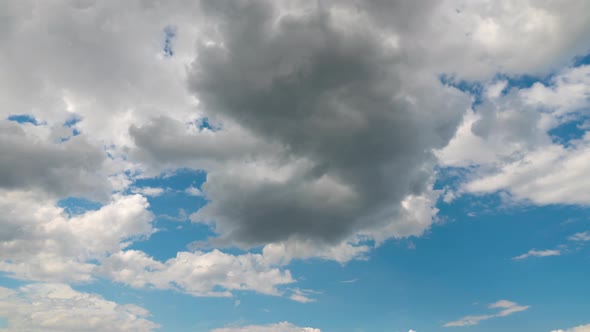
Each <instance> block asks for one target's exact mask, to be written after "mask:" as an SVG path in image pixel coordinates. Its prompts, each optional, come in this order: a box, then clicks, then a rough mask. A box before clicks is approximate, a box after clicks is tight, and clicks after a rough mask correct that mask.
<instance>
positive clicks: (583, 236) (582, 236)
mask: <svg viewBox="0 0 590 332" xmlns="http://www.w3.org/2000/svg"><path fill="white" fill-rule="evenodd" d="M568 240H570V241H579V242H586V241H590V232H588V231H586V232H580V233H576V234H574V235H572V236H570V237H568Z"/></svg>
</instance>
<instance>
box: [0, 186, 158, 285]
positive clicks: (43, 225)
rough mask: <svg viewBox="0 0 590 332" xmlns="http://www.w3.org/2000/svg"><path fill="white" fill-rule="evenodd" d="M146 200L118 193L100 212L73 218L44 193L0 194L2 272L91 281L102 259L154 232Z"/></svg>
mask: <svg viewBox="0 0 590 332" xmlns="http://www.w3.org/2000/svg"><path fill="white" fill-rule="evenodd" d="M147 208H148V203H147V200H146V199H145V198H144V197H142V196H140V195H131V196H123V195H118V194H117V195H115V196H113V197H112V199H111V201H110V202H109V203H108V204H107V205H104V206H103V207H102V208H100V209H99V210H96V211H88V212H85V213H84V214H81V215H75V216H69V215H68V214H67V213H66V212H65V211H64V209H62V208H60V207H58V206H56V202H55V201H54V200H53V199H51V198H47V197H45V196H43V195H41V194H34V193H30V192H21V191H2V192H0V211H2V213H1V214H0V226H1V227H0V229H1V230H0V249H1V250H0V270H1V271H4V272H8V273H9V274H10V275H12V276H14V277H17V278H22V279H29V280H43V281H64V280H70V281H89V280H91V279H92V271H93V270H94V268H95V267H96V265H95V263H92V262H93V261H94V262H95V261H96V260H101V259H102V258H104V257H106V256H107V255H108V254H110V253H115V252H118V251H120V250H121V249H123V248H125V247H126V246H127V245H129V241H133V240H136V239H138V238H145V237H147V236H149V235H150V234H151V233H153V232H154V229H153V228H152V224H151V222H152V218H153V216H152V214H151V213H150V212H149V211H148V210H147Z"/></svg>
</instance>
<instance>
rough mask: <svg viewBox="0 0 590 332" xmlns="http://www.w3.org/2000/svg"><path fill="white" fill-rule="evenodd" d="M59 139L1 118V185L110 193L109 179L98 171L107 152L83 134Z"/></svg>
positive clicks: (69, 192)
mask: <svg viewBox="0 0 590 332" xmlns="http://www.w3.org/2000/svg"><path fill="white" fill-rule="evenodd" d="M40 130H41V129H40ZM56 139H57V141H54V142H51V141H47V140H45V139H44V138H42V137H37V136H36V135H33V134H29V133H27V132H26V131H25V130H24V129H23V128H22V127H21V125H19V124H17V123H14V122H9V121H0V189H17V190H22V189H24V190H37V189H41V190H43V191H44V192H47V193H51V194H56V195H59V196H62V197H63V196H69V195H82V194H88V195H90V196H91V197H95V198H101V197H100V196H104V195H105V194H106V195H108V194H109V192H108V187H109V186H108V181H107V179H105V178H103V177H101V174H98V173H99V172H100V171H101V169H102V166H103V163H104V162H105V160H106V154H105V152H104V151H102V150H101V149H100V148H98V147H95V146H93V145H91V144H89V143H88V142H87V141H86V140H85V139H84V138H83V137H80V136H76V137H71V138H70V139H69V140H68V141H66V142H62V143H59V138H56Z"/></svg>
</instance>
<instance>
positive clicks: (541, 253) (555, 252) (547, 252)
mask: <svg viewBox="0 0 590 332" xmlns="http://www.w3.org/2000/svg"><path fill="white" fill-rule="evenodd" d="M559 255H561V251H559V250H554V249H551V250H535V249H531V250H529V252H527V253H526V254H522V255H519V256H516V257H512V259H513V260H516V261H519V260H523V259H526V258H529V257H549V256H559Z"/></svg>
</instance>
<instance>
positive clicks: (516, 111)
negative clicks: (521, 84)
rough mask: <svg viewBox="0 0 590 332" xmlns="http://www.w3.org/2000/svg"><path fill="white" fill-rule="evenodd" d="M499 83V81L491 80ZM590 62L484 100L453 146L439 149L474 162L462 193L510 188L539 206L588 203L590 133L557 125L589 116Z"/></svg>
mask: <svg viewBox="0 0 590 332" xmlns="http://www.w3.org/2000/svg"><path fill="white" fill-rule="evenodd" d="M490 84H491V85H492V86H493V85H494V84H495V83H490ZM589 93H590V66H578V67H569V68H566V69H564V70H562V71H560V72H558V73H557V74H555V75H554V76H552V78H551V79H550V80H549V81H548V82H546V83H540V82H538V83H535V84H534V85H532V86H531V87H528V88H517V87H511V88H510V89H509V90H508V91H507V93H506V94H505V95H502V96H497V97H495V98H491V99H484V100H483V102H482V103H481V105H478V106H476V111H475V112H473V111H469V112H467V113H466V115H465V118H464V122H463V124H462V125H461V126H460V128H459V130H458V131H457V133H456V135H455V137H454V138H453V139H452V140H451V142H450V143H449V145H448V146H447V147H445V148H444V149H442V150H440V151H438V152H437V156H438V157H439V161H440V162H441V163H442V164H443V165H445V166H458V167H470V171H469V172H468V173H467V174H468V175H467V177H466V178H465V183H463V184H462V185H460V188H459V190H458V191H457V192H458V193H459V194H461V193H472V194H490V193H497V192H507V193H508V194H509V195H508V197H510V198H511V199H513V200H516V201H521V202H527V203H532V204H536V205H548V204H573V205H588V204H590V196H589V195H588V193H587V191H585V190H584V188H585V187H586V186H587V185H588V184H589V182H588V181H590V178H588V177H587V176H586V168H585V165H586V164H587V163H588V160H589V158H590V135H589V134H588V132H587V131H586V130H585V129H583V127H579V131H580V133H579V136H577V137H574V138H568V137H565V138H561V139H556V138H555V137H552V134H551V133H552V130H554V129H556V128H559V127H560V126H562V125H566V124H571V123H575V122H576V121H581V120H582V119H583V118H585V116H586V115H587V109H588V107H589V106H590V100H589V99H588V97H587V96H588V94H589Z"/></svg>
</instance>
